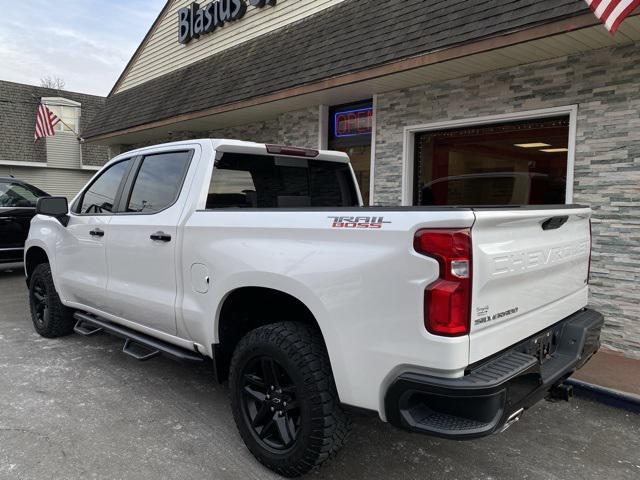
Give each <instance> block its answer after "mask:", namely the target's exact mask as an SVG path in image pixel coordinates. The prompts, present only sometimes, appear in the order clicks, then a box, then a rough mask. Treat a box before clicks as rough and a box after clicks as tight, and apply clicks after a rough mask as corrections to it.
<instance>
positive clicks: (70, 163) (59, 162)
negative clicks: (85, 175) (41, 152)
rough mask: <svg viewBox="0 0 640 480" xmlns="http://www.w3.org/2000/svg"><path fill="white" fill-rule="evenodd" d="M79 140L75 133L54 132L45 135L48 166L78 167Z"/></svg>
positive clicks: (79, 164)
mask: <svg viewBox="0 0 640 480" xmlns="http://www.w3.org/2000/svg"><path fill="white" fill-rule="evenodd" d="M80 155H81V154H80V142H78V139H77V138H76V136H75V134H73V133H68V132H56V134H55V135H54V136H53V137H47V164H48V166H49V167H59V168H80V166H81V157H80Z"/></svg>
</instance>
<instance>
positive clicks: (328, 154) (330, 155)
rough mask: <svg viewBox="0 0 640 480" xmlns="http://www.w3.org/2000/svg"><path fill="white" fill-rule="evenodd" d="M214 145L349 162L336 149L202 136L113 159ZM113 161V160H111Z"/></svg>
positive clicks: (220, 148) (220, 149) (226, 149)
mask: <svg viewBox="0 0 640 480" xmlns="http://www.w3.org/2000/svg"><path fill="white" fill-rule="evenodd" d="M204 144H207V145H208V146H211V147H213V149H215V150H216V151H218V152H230V153H231V152H233V153H246V154H250V155H277V156H287V157H292V158H300V159H306V160H324V161H329V162H339V163H348V162H349V157H348V156H347V154H346V153H344V152H338V151H334V150H317V149H310V148H304V147H294V146H287V145H274V144H268V143H257V142H249V141H244V140H233V139H224V138H200V139H191V140H182V141H178V142H168V143H161V144H157V145H149V146H146V147H142V148H137V149H135V150H130V151H128V152H125V153H123V154H120V155H118V156H117V157H115V158H114V159H112V161H113V160H116V159H121V158H123V157H130V156H132V155H142V154H145V153H148V152H149V151H155V150H158V149H165V148H167V147H189V146H194V145H204ZM109 163H111V162H109Z"/></svg>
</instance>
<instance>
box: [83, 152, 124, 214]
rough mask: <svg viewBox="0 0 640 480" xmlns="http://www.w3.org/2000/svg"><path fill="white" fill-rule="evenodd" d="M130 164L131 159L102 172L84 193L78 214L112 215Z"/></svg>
mask: <svg viewBox="0 0 640 480" xmlns="http://www.w3.org/2000/svg"><path fill="white" fill-rule="evenodd" d="M130 163H131V159H129V160H124V161H122V162H118V163H116V164H114V165H112V166H111V167H109V168H108V169H107V170H105V171H104V172H102V174H101V175H100V176H99V177H98V178H97V179H96V180H95V181H94V182H93V183H92V184H91V186H90V187H89V188H88V189H87V190H86V191H85V192H84V195H83V196H82V199H81V200H80V203H79V205H78V207H77V209H76V212H77V213H86V214H91V213H94V214H96V213H112V212H113V209H114V202H115V199H116V194H117V193H118V187H119V186H120V182H122V178H123V177H124V175H125V173H127V169H128V168H129V165H130Z"/></svg>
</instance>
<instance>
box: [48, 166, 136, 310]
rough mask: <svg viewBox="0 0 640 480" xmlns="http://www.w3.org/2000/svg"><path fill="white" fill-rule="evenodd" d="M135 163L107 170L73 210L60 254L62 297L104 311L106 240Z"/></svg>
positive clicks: (59, 266) (86, 191) (61, 244)
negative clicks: (126, 181) (120, 196)
mask: <svg viewBox="0 0 640 480" xmlns="http://www.w3.org/2000/svg"><path fill="white" fill-rule="evenodd" d="M131 162H132V161H131V160H130V159H127V160H123V161H121V162H118V163H115V164H113V165H111V166H110V167H109V168H108V169H106V170H105V171H103V172H102V173H101V174H100V176H99V177H97V178H96V179H95V180H94V181H93V182H92V183H91V184H89V186H88V188H86V190H85V191H84V192H83V194H82V195H81V196H80V199H79V200H78V202H77V204H76V205H74V206H73V207H72V212H71V214H70V218H69V223H68V225H67V228H64V229H62V234H63V235H65V238H64V239H63V241H62V242H60V247H59V249H58V250H57V251H56V271H57V278H58V279H59V288H60V291H61V293H62V295H63V296H64V297H65V298H66V299H67V300H68V301H71V302H74V303H77V304H79V305H82V306H86V307H89V308H94V309H97V310H104V308H105V301H106V285H107V264H106V257H105V254H106V248H105V245H106V241H107V240H108V238H109V223H110V221H111V218H113V217H112V215H113V212H114V210H115V205H116V200H117V198H118V196H119V194H120V192H121V190H122V188H123V186H124V181H125V179H126V177H127V173H128V171H129V168H130V167H131Z"/></svg>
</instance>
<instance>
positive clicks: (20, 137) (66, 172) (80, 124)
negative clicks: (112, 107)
mask: <svg viewBox="0 0 640 480" xmlns="http://www.w3.org/2000/svg"><path fill="white" fill-rule="evenodd" d="M40 102H42V103H44V104H46V105H47V106H48V108H49V109H50V110H51V111H53V112H54V113H55V114H56V115H57V116H58V117H60V118H61V119H62V120H63V121H64V124H63V123H58V124H57V125H56V126H55V130H56V131H55V135H54V136H53V137H47V138H44V139H40V140H38V141H37V142H34V141H33V140H34V139H33V134H34V130H35V122H36V110H37V107H38V104H39V103H40ZM104 102H105V98H104V97H97V96H94V95H85V94H81V93H74V92H67V91H59V90H53V89H49V88H41V87H35V86H32V85H23V84H19V83H12V82H5V81H0V176H9V175H13V176H14V177H16V178H19V179H20V180H24V181H25V182H28V183H31V184H33V185H35V186H36V187H38V188H40V189H41V190H44V191H45V192H47V193H49V194H51V195H65V196H67V197H69V198H72V197H73V196H74V195H75V194H76V193H77V192H78V191H79V190H80V189H81V188H82V187H83V186H84V185H85V184H86V183H87V181H88V180H89V179H90V178H91V176H92V175H93V174H95V172H96V170H98V169H99V168H100V167H101V166H102V165H104V163H105V162H106V161H107V159H108V157H109V153H108V150H109V149H108V147H105V146H102V145H96V144H89V143H82V142H81V141H80V140H79V139H78V135H77V134H76V132H79V133H80V135H82V131H83V129H84V127H85V126H86V125H88V124H89V122H90V121H91V120H92V119H93V116H94V115H95V114H96V113H97V112H98V111H99V110H101V109H102V108H103V107H104Z"/></svg>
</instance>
